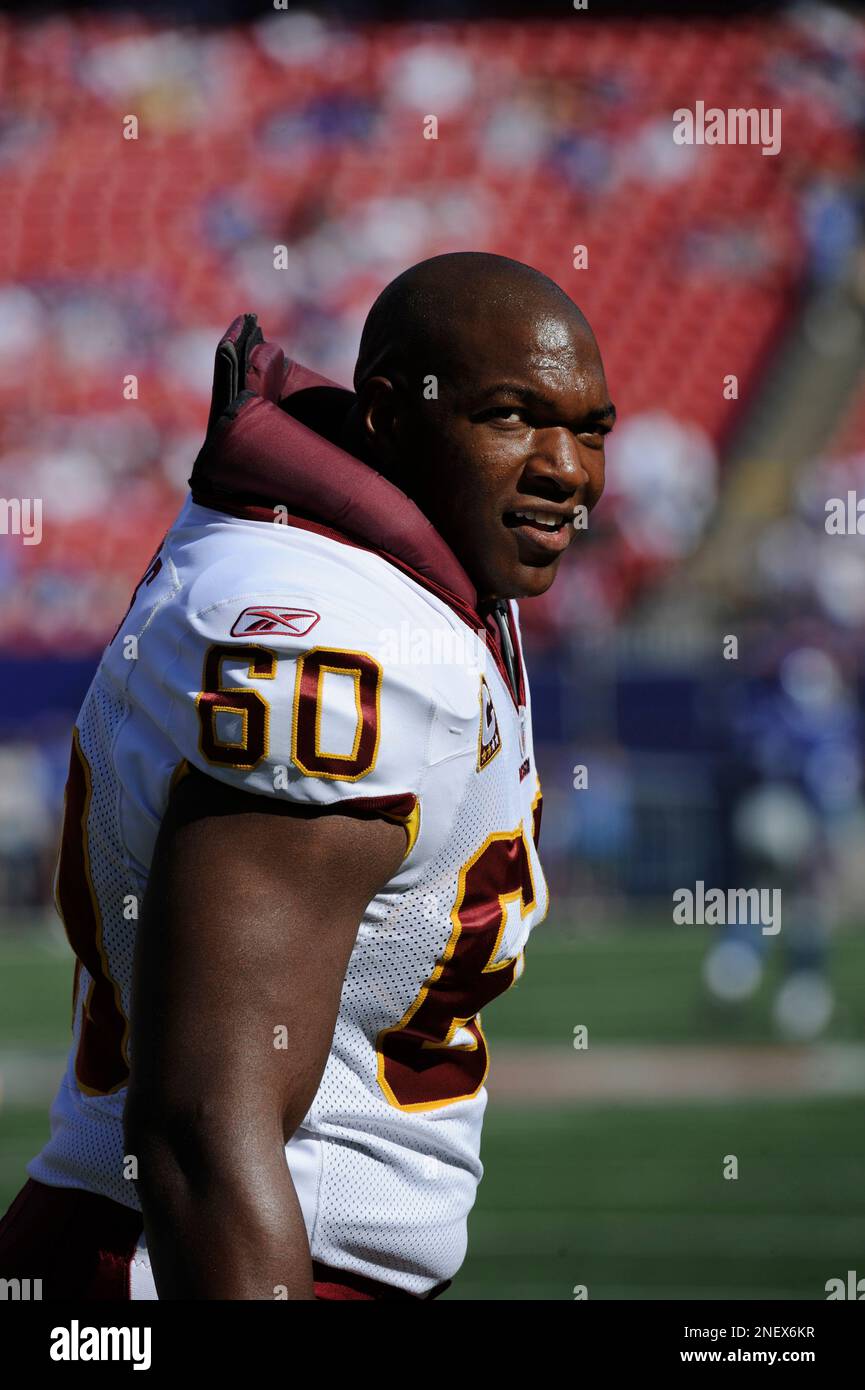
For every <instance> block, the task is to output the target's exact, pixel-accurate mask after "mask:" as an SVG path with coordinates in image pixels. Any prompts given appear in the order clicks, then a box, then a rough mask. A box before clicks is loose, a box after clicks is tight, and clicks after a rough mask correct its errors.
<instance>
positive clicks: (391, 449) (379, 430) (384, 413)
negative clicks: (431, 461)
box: [357, 376, 402, 470]
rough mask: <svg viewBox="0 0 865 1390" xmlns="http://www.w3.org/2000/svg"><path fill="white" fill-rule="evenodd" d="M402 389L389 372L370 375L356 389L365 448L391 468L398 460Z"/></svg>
mask: <svg viewBox="0 0 865 1390" xmlns="http://www.w3.org/2000/svg"><path fill="white" fill-rule="evenodd" d="M401 404H402V402H401V393H400V392H399V390H398V389H397V388H396V387H395V386H394V384H393V382H392V381H390V380H389V379H388V378H387V377H386V376H371V377H369V378H368V379H367V380H366V381H365V382H364V383H363V385H362V386H361V387H360V389H359V390H358V393H357V420H358V424H359V426H360V430H361V434H362V436H363V442H364V445H365V449H366V451H367V452H368V453H369V455H370V457H371V458H372V459H373V461H374V462H376V463H378V464H379V466H381V467H384V468H385V469H386V470H390V469H392V468H393V467H394V465H395V464H396V463H397V462H398V459H397V445H398V440H399V434H400V407H401Z"/></svg>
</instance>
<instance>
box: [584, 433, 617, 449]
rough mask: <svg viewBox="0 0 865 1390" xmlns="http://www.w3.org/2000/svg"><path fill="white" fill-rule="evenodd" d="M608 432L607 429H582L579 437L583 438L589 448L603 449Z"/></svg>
mask: <svg viewBox="0 0 865 1390" xmlns="http://www.w3.org/2000/svg"><path fill="white" fill-rule="evenodd" d="M609 433H610V431H609V430H608V429H599V430H583V431H582V432H581V433H580V439H582V440H584V441H585V443H586V444H588V446H589V448H590V449H603V447H604V440H605V439H606V437H607V435H608V434H609Z"/></svg>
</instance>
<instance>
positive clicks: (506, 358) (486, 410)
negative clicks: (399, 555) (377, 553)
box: [394, 308, 615, 598]
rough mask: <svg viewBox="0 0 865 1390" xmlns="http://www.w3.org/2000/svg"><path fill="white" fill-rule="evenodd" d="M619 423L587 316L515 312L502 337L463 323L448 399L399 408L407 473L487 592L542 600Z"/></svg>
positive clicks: (397, 431)
mask: <svg viewBox="0 0 865 1390" xmlns="http://www.w3.org/2000/svg"><path fill="white" fill-rule="evenodd" d="M430 372H434V366H432V365H431V366H430ZM413 394H414V393H413ZM614 420H615V410H614V408H613V406H612V405H611V403H610V399H609V396H608V394H607V386H606V381H605V379H604V369H603V366H602V364H601V358H600V354H599V352H598V347H597V344H596V343H595V340H594V338H593V336H592V334H591V332H590V330H589V329H588V328H587V327H586V326H585V325H584V324H582V323H581V322H580V321H579V319H578V317H577V316H576V315H574V317H573V318H571V317H570V316H569V315H566V314H564V313H563V312H562V311H561V310H560V309H558V308H553V309H551V310H549V311H547V312H537V311H535V313H534V314H530V313H526V314H520V315H515V314H513V313H510V314H508V315H506V316H504V317H503V320H502V321H501V322H497V323H496V329H495V333H494V334H493V335H490V334H489V332H488V331H487V330H486V328H485V329H484V331H481V329H480V327H479V326H476V325H472V324H467V325H464V326H462V325H461V327H460V330H459V341H458V342H457V343H455V344H454V350H453V355H452V358H450V361H449V366H448V370H447V372H446V374H443V376H442V378H441V379H440V381H439V395H438V399H437V400H428V401H427V400H420V401H417V400H416V399H409V398H408V397H403V400H402V402H401V404H398V405H397V409H396V417H395V422H394V449H395V453H396V459H397V465H398V467H397V473H396V477H397V479H398V480H399V481H400V483H401V484H402V486H404V487H405V490H406V491H408V492H410V493H411V495H412V496H413V497H414V499H415V501H417V502H418V504H419V505H420V506H421V508H422V509H423V511H424V512H425V513H426V514H427V516H428V517H429V518H430V520H431V521H432V522H433V523H434V525H435V526H436V529H437V530H438V531H439V532H440V533H441V534H442V536H443V537H444V538H445V540H447V541H448V543H449V544H450V546H451V548H452V550H454V552H455V553H456V555H457V556H458V557H459V559H460V560H461V561H462V564H463V565H464V567H465V569H466V570H467V571H468V573H469V574H470V575H471V577H472V579H473V581H474V583H475V584H476V586H477V588H478V593H479V596H480V597H481V598H523V597H531V596H534V595H537V594H542V593H543V592H544V591H545V590H546V589H548V588H549V587H550V585H551V584H552V582H553V580H554V578H555V576H556V571H557V569H558V566H559V561H560V560H561V557H562V555H563V554H564V552H565V550H566V549H567V547H568V545H569V544H570V543H571V541H572V540H573V537H574V534H575V527H574V517H575V511H576V508H577V507H585V508H586V510H587V511H590V510H591V508H592V507H593V506H594V505H595V503H596V502H597V501H598V499H599V497H600V496H601V493H602V492H603V488H604V438H605V435H606V434H608V433H609V431H610V429H611V428H612V425H613V422H614ZM409 480H410V484H409V485H408V486H407V483H409ZM579 517H580V514H579V513H577V518H578V521H579Z"/></svg>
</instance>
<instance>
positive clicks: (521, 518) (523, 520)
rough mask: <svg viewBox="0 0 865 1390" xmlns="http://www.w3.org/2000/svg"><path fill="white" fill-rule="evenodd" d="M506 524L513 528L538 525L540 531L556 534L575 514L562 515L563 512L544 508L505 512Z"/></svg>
mask: <svg viewBox="0 0 865 1390" xmlns="http://www.w3.org/2000/svg"><path fill="white" fill-rule="evenodd" d="M504 520H505V525H506V526H510V527H511V528H512V529H516V528H518V527H521V526H524V525H529V526H531V527H537V529H538V530H539V531H548V532H549V533H550V534H551V535H554V534H555V533H556V531H561V529H562V527H563V526H567V525H568V524H569V523H570V522H571V521H573V514H572V513H569V514H568V515H567V516H562V514H561V512H545V511H542V510H540V509H539V510H537V511H530V512H529V511H526V512H505V518H504Z"/></svg>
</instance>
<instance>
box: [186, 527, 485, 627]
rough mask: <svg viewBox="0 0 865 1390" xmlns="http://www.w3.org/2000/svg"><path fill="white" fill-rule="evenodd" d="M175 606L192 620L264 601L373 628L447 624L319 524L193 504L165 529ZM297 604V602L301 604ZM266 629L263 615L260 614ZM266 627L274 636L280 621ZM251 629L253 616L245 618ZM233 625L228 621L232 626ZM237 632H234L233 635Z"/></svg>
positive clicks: (402, 577)
mask: <svg viewBox="0 0 865 1390" xmlns="http://www.w3.org/2000/svg"><path fill="white" fill-rule="evenodd" d="M167 543H168V546H169V548H170V553H171V556H172V560H173V563H174V565H175V567H176V570H177V573H178V578H179V581H180V583H179V587H178V592H177V601H178V602H179V604H180V605H181V606H182V608H183V609H184V610H185V612H186V614H187V615H188V616H189V617H190V619H193V620H194V619H196V618H198V617H200V616H205V617H206V616H208V615H211V614H213V613H215V612H216V610H218V609H219V608H222V607H225V606H230V605H232V604H233V605H235V606H236V605H237V603H238V602H244V601H245V600H246V599H249V600H250V604H249V606H250V607H254V600H256V599H258V598H260V599H263V598H264V597H265V596H270V597H271V598H274V599H280V600H281V601H283V602H284V603H285V605H286V608H291V607H292V606H294V605H299V606H301V607H305V608H308V609H311V611H313V612H314V611H318V610H319V608H320V607H322V606H323V607H324V608H325V609H327V610H328V612H329V613H330V614H331V615H332V616H333V617H334V618H336V619H338V618H339V615H340V614H343V615H344V616H345V618H346V620H347V621H350V622H352V623H354V624H355V625H362V626H364V627H371V628H372V629H373V630H374V631H378V630H379V629H380V628H382V627H387V626H388V625H389V624H394V623H398V622H400V621H409V622H412V623H414V624H417V625H429V626H435V625H437V624H438V625H441V624H442V623H444V624H446V625H451V624H452V623H453V622H458V621H459V620H458V619H456V618H455V617H454V615H453V614H452V613H451V612H450V611H449V609H448V607H447V605H446V604H444V603H443V602H442V601H441V600H439V599H437V598H436V597H435V596H434V595H433V594H432V593H430V592H429V591H428V590H427V589H425V588H424V587H423V585H422V584H420V583H418V582H416V581H415V580H414V579H412V577H411V576H410V575H408V574H407V573H405V572H404V571H403V570H402V569H400V568H399V567H398V566H396V565H394V564H393V563H391V562H390V561H389V560H388V559H387V558H385V557H384V556H382V555H381V554H379V553H377V552H375V551H373V550H369V549H366V548H364V547H361V546H357V545H354V544H352V543H351V542H350V541H346V540H343V539H341V538H340V537H339V536H337V535H333V534H328V532H327V530H326V529H325V528H322V527H318V526H309V527H307V526H305V525H302V524H285V525H283V524H280V523H278V522H274V523H268V522H259V521H254V522H249V521H246V520H243V519H238V518H235V517H232V516H229V515H227V514H224V513H219V512H213V511H210V509H208V508H204V507H196V506H195V505H194V504H191V505H190V506H189V507H187V508H185V509H184V511H183V512H182V513H181V516H180V517H179V518H178V522H177V524H176V525H175V527H173V528H172V531H171V532H169V535H168V537H167ZM301 599H302V600H303V603H302V604H300V600H301ZM261 621H262V624H263V626H262V627H260V628H259V629H258V630H259V631H265V630H267V622H268V620H267V618H266V617H262V620H261ZM274 621H275V622H276V626H275V627H274V628H272V629H270V630H272V631H276V630H278V628H279V625H280V624H279V622H278V621H277V620H274ZM249 622H250V624H251V625H254V624H255V622H256V619H255V615H254V614H250V615H249ZM232 626H234V624H232ZM234 635H237V634H234Z"/></svg>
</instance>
